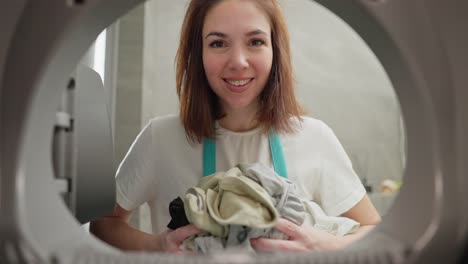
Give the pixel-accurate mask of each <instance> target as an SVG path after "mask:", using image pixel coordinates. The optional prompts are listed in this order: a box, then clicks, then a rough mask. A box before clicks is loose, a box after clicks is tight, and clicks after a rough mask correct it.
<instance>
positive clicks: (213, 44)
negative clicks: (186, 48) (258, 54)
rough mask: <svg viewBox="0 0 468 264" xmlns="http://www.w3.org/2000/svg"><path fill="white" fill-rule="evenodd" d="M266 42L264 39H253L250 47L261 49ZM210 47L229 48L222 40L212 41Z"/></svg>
mask: <svg viewBox="0 0 468 264" xmlns="http://www.w3.org/2000/svg"><path fill="white" fill-rule="evenodd" d="M265 43H266V42H265V41H264V40H262V39H252V40H250V41H249V43H248V45H249V46H252V47H260V46H263V45H265ZM209 46H210V47H211V48H224V47H226V46H228V45H227V44H226V43H225V42H224V41H222V40H215V41H212V42H211V43H210V44H209Z"/></svg>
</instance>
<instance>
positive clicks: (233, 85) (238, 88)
mask: <svg viewBox="0 0 468 264" xmlns="http://www.w3.org/2000/svg"><path fill="white" fill-rule="evenodd" d="M254 79H255V78H247V79H245V78H244V79H223V80H224V82H225V83H226V84H227V85H226V86H227V88H228V89H229V90H230V91H231V92H234V93H242V92H244V91H245V90H247V89H248V88H249V87H250V86H251V85H252V84H253V80H254Z"/></svg>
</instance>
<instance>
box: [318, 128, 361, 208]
mask: <svg viewBox="0 0 468 264" xmlns="http://www.w3.org/2000/svg"><path fill="white" fill-rule="evenodd" d="M320 141H321V144H322V148H321V153H320V155H321V176H320V180H319V181H318V186H317V187H318V188H317V189H318V190H317V192H315V194H316V197H315V199H317V200H318V201H319V202H320V204H321V205H322V207H323V210H324V211H325V212H326V213H327V214H328V215H330V216H339V215H341V214H343V213H345V212H347V211H348V210H349V209H351V208H352V207H353V206H354V205H356V204H357V203H358V202H359V201H360V200H361V199H362V198H363V197H364V195H365V194H366V190H365V188H364V186H363V185H362V183H361V180H360V179H359V177H358V176H357V174H356V172H355V171H354V170H353V167H352V164H351V160H350V159H349V157H348V155H347V154H346V152H345V150H344V148H343V146H342V145H341V143H340V142H339V140H338V138H337V137H336V136H335V134H334V133H333V131H332V130H331V129H330V128H329V127H328V126H327V125H326V124H324V123H323V122H321V138H320Z"/></svg>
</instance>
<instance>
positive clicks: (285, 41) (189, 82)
mask: <svg viewBox="0 0 468 264" xmlns="http://www.w3.org/2000/svg"><path fill="white" fill-rule="evenodd" d="M222 1H223V0H191V1H190V4H189V6H188V9H187V11H186V14H185V19H184V21H183V24H182V30H181V34H180V43H179V48H178V50H177V55H176V61H175V64H176V87H177V95H178V96H179V100H180V118H181V121H182V124H183V126H184V128H185V132H186V135H187V138H188V139H189V141H191V142H195V141H197V142H199V143H201V142H202V140H203V138H204V137H208V138H215V137H216V131H215V127H214V122H215V120H217V119H219V118H221V117H223V113H222V112H221V109H219V108H220V106H219V105H218V104H219V102H218V98H217V96H216V94H215V93H214V92H213V91H212V89H211V88H210V86H209V84H208V80H207V78H206V75H205V70H204V67H203V59H202V52H203V47H202V45H203V43H202V30H203V25H204V20H205V17H206V15H207V13H208V11H209V10H210V9H211V8H213V7H214V6H215V5H216V4H218V3H220V2H222ZM252 1H255V4H256V5H257V6H258V7H259V8H260V9H261V10H263V11H264V12H265V13H266V14H267V16H268V18H269V20H270V27H271V40H272V48H273V64H272V67H271V71H270V76H269V78H268V81H267V83H266V85H265V87H264V89H263V91H262V93H261V94H260V105H261V106H260V109H259V111H258V113H257V120H258V122H259V124H260V125H261V126H262V127H263V130H264V132H265V133H268V131H270V130H271V129H274V130H275V131H277V132H278V133H293V132H295V131H296V129H297V125H298V124H300V123H298V122H297V120H295V119H296V118H297V119H298V120H302V119H301V115H302V114H303V109H302V107H301V106H300V104H299V103H298V102H297V99H296V96H295V93H294V89H295V87H294V78H293V70H292V64H291V51H290V46H289V33H288V29H287V26H286V22H285V19H284V16H283V14H282V11H281V8H280V6H279V4H278V3H277V2H276V0H252ZM293 117H296V118H293Z"/></svg>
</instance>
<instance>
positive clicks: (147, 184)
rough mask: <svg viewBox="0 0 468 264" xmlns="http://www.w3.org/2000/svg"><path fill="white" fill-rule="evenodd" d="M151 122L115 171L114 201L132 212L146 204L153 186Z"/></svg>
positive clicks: (153, 157)
mask: <svg viewBox="0 0 468 264" xmlns="http://www.w3.org/2000/svg"><path fill="white" fill-rule="evenodd" d="M153 149H154V144H153V131H152V125H151V122H150V123H148V124H147V125H146V126H145V127H144V128H143V130H142V131H141V132H140V133H139V134H138V136H137V137H136V139H135V141H134V142H133V143H132V145H131V147H130V149H129V150H128V152H127V154H126V155H125V157H124V159H123V160H122V162H121V163H120V165H119V168H118V169H117V175H116V188H117V190H116V200H117V203H118V204H119V205H120V206H121V207H122V208H124V209H126V210H129V211H132V210H134V209H135V208H137V207H138V206H140V205H141V204H143V203H145V202H147V201H148V200H149V199H150V198H151V196H152V189H154V187H153V186H154V185H153V184H152V183H153V181H154V178H155V177H154V175H153V174H154V172H155V169H154V167H155V160H154V159H155V158H156V156H155V155H154V153H153V152H154V150H153Z"/></svg>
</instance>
